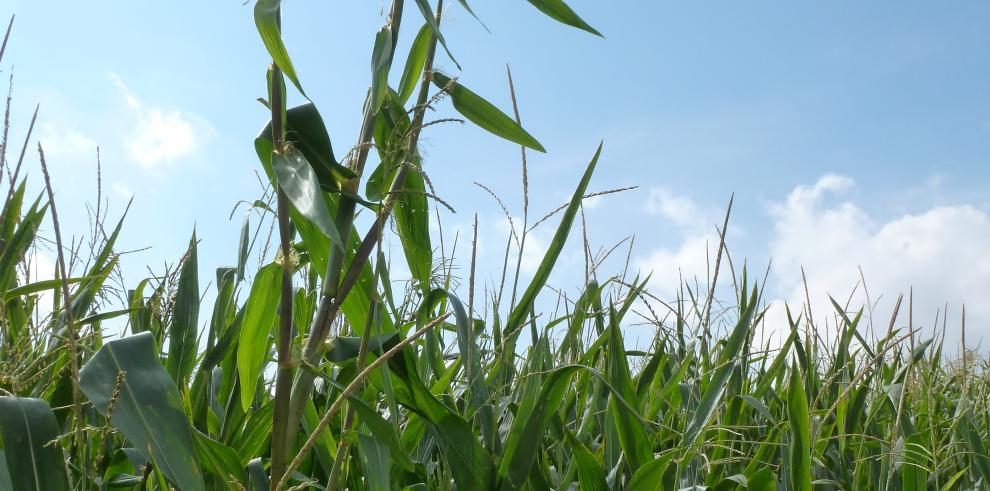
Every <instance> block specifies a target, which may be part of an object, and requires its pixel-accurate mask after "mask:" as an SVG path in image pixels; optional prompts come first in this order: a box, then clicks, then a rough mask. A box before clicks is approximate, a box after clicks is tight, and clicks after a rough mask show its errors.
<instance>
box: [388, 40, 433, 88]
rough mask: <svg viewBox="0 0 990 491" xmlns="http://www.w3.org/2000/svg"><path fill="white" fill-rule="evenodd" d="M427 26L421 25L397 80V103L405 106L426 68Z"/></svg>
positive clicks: (428, 45) (428, 42)
mask: <svg viewBox="0 0 990 491" xmlns="http://www.w3.org/2000/svg"><path fill="white" fill-rule="evenodd" d="M432 32H433V31H432V30H431V29H430V26H429V24H423V27H422V28H420V30H419V33H418V34H416V39H414V40H413V43H412V46H410V47H409V56H407V57H406V66H405V68H403V69H402V78H401V79H399V89H398V90H397V93H398V96H399V103H400V104H405V103H406V101H408V100H409V97H410V96H412V93H413V91H414V90H416V82H418V81H419V76H420V75H421V74H422V73H423V67H424V66H426V52H427V51H428V50H429V47H430V36H431V34H432Z"/></svg>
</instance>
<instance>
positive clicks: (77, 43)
mask: <svg viewBox="0 0 990 491" xmlns="http://www.w3.org/2000/svg"><path fill="white" fill-rule="evenodd" d="M408 3H410V4H411V3H412V2H408ZM450 3H452V4H453V5H452V6H451V7H450V8H449V9H448V14H447V15H445V18H444V26H443V29H444V32H445V35H446V37H447V41H448V43H449V45H450V46H451V49H452V51H453V53H454V55H455V56H456V57H457V59H458V61H459V62H460V63H461V65H462V67H463V69H464V71H463V72H462V73H458V75H459V76H460V77H461V78H460V80H461V82H462V83H463V84H464V85H466V86H468V87H470V88H471V89H472V90H474V91H475V92H478V93H480V94H482V95H484V96H485V97H486V98H488V99H489V100H490V101H492V102H493V103H495V104H496V105H498V106H500V107H502V108H504V109H505V110H508V109H509V108H510V106H509V96H508V89H507V85H506V78H505V65H506V64H509V65H510V66H511V68H512V71H513V76H514V79H515V82H516V88H517V92H518V97H519V104H520V110H521V113H522V119H523V122H524V126H525V127H526V128H527V129H528V130H529V131H530V132H531V133H532V134H534V135H535V136H536V137H537V138H539V139H540V141H541V142H542V143H543V144H544V146H545V147H546V148H547V149H548V153H547V154H546V155H534V154H532V153H531V154H530V159H529V164H530V166H529V171H530V173H529V176H530V182H531V209H532V212H531V213H532V214H533V215H535V216H541V215H542V214H543V213H544V212H545V211H546V210H548V209H552V208H553V207H555V206H556V205H558V204H559V203H561V202H562V201H564V200H565V199H566V198H567V196H568V195H569V193H570V191H571V189H572V187H573V186H574V184H576V182H577V179H578V176H579V172H581V170H583V167H584V165H586V163H587V161H588V159H589V158H590V157H591V155H592V154H593V152H594V150H595V147H596V146H597V144H598V142H599V140H604V141H605V150H604V153H603V158H602V160H601V163H600V165H599V170H598V172H597V174H596V177H595V179H594V181H593V183H592V186H591V188H592V189H593V190H601V189H609V188H616V187H623V186H634V185H635V186H639V188H638V189H637V190H634V191H629V192H626V193H623V194H620V195H615V196H611V197H607V198H604V199H601V200H596V201H595V202H594V203H591V204H589V206H588V209H587V218H588V223H589V227H590V230H589V238H590V239H591V242H592V243H593V245H595V246H598V245H602V246H608V245H610V244H611V242H614V239H618V238H621V237H623V236H626V235H632V234H635V236H636V243H635V248H634V250H633V253H632V264H633V265H634V266H635V267H637V268H640V269H642V270H654V271H655V273H654V275H655V276H654V278H655V280H654V282H653V283H654V285H653V286H654V288H655V290H656V291H657V292H658V293H659V294H662V295H664V296H668V297H669V296H670V295H672V294H673V293H672V292H673V290H674V286H673V285H674V284H676V281H677V278H678V276H680V275H683V276H687V277H690V276H692V275H700V276H704V275H705V274H706V266H705V258H706V247H707V248H708V249H710V248H711V247H712V246H713V245H714V244H713V243H712V242H713V239H712V229H713V227H714V225H715V224H716V223H717V222H719V221H720V216H721V214H722V212H723V209H724V206H725V203H726V202H727V201H728V198H729V195H730V194H731V193H733V192H734V193H735V208H734V210H733V215H734V218H733V220H732V224H733V225H732V227H731V229H730V232H729V238H728V240H729V243H730V247H731V249H732V251H733V255H734V257H735V258H737V261H739V262H741V259H742V258H743V257H746V258H748V259H749V263H750V264H751V265H756V266H758V267H759V269H761V270H762V268H763V267H765V265H766V262H767V260H768V259H769V258H770V257H773V258H775V259H774V260H775V266H774V268H773V270H772V273H771V285H772V286H771V297H772V298H775V299H778V300H779V301H778V303H777V304H776V305H778V306H779V305H782V303H781V302H784V301H787V302H791V303H792V304H793V303H794V302H800V295H798V293H799V290H800V289H799V288H798V283H797V282H798V280H799V275H800V271H799V269H798V268H799V266H801V265H804V266H805V267H806V269H807V271H808V276H809V278H808V279H809V284H810V286H811V287H812V290H813V293H814V294H815V295H816V299H815V300H813V303H815V304H816V310H817V309H821V310H822V311H823V312H824V311H825V308H826V307H825V306H824V305H825V302H826V300H825V298H826V297H825V296H824V292H829V293H831V294H833V295H836V296H838V297H843V298H844V297H845V296H846V295H848V294H849V292H850V290H851V289H852V288H853V286H854V285H855V283H856V281H858V280H859V273H858V271H859V268H860V267H861V268H862V269H863V274H864V276H865V277H866V279H867V285H868V286H869V287H870V294H871V298H872V299H873V300H876V299H877V298H878V297H881V301H880V304H879V305H877V314H876V318H877V322H878V324H882V325H883V326H886V320H885V319H886V316H887V315H889V307H890V304H891V303H892V299H893V298H894V297H896V295H897V294H898V293H901V292H906V291H907V289H908V288H909V287H910V286H914V288H915V303H916V308H917V311H916V318H919V319H932V318H934V315H935V311H936V310H937V309H939V308H940V307H941V306H942V305H943V304H945V303H946V302H947V303H949V304H950V313H952V314H953V315H954V316H955V317H952V316H950V321H953V322H958V306H959V305H961V304H962V303H963V302H968V311H969V318H968V321H969V326H970V327H969V328H970V332H976V333H978V335H979V334H982V333H983V332H987V329H990V305H986V302H985V300H984V299H985V298H987V296H988V295H990V258H988V257H987V254H986V253H985V251H987V250H988V248H990V219H988V213H990V198H988V196H990V162H988V158H990V90H988V87H990V57H988V56H987V48H988V47H990V31H988V30H987V29H986V25H987V23H988V21H990V4H987V3H985V2H955V3H952V4H951V5H948V4H936V3H930V2H868V3H864V2H828V3H817V4H804V5H798V4H795V3H792V2H763V3H758V4H757V3H751V2H747V3H742V2H724V3H718V4H715V3H710V4H699V3H696V2H653V1H626V2H595V1H590V0H571V1H570V2H569V3H570V4H571V6H572V7H573V8H574V9H575V10H577V11H578V12H579V13H580V14H581V15H582V16H583V17H584V18H585V19H586V20H587V21H588V22H589V23H591V24H592V25H594V26H595V27H596V28H597V29H598V30H599V31H601V32H602V33H603V34H604V35H605V38H604V39H601V38H597V37H594V36H590V35H588V34H586V33H583V32H581V31H578V30H575V29H571V28H567V27H565V26H562V25H560V24H558V23H555V22H554V21H552V20H550V19H549V18H547V17H545V16H543V15H542V14H540V13H539V12H538V11H536V10H535V9H533V8H532V7H531V6H530V5H529V4H528V3H527V2H524V1H522V0H511V1H510V0H504V1H499V2H492V1H488V2H485V1H480V0H475V1H474V2H472V5H473V7H474V9H475V11H476V12H477V13H478V15H479V16H480V17H481V18H482V20H484V22H485V23H486V24H487V26H488V27H489V28H490V29H491V33H490V34H489V33H487V32H486V31H485V30H484V29H482V28H481V26H480V25H479V24H478V23H477V22H476V21H475V20H474V19H472V18H471V17H470V16H469V15H468V14H467V13H466V12H465V11H463V9H461V8H460V6H459V5H456V2H450ZM386 9H387V6H386V5H385V3H384V2H382V1H365V2H361V1H350V2H315V1H310V2H305V1H300V0H295V1H288V2H285V13H284V20H283V25H284V32H285V34H284V35H285V38H286V43H287V45H288V48H289V51H290V53H291V55H292V57H293V61H294V63H295V65H296V67H297V69H298V72H299V74H300V77H301V79H302V83H303V85H304V86H305V87H306V90H307V93H308V94H310V96H311V97H312V99H313V101H314V102H315V103H316V104H317V107H319V108H320V110H321V112H322V113H323V116H324V118H325V119H326V122H327V125H328V127H329V130H330V133H331V137H332V139H333V143H334V146H335V150H336V152H337V154H338V156H341V155H343V153H345V152H346V150H347V149H348V148H350V146H352V145H353V144H354V143H355V141H356V138H357V130H358V127H357V126H358V124H359V120H360V111H361V105H362V103H363V94H364V92H365V90H366V88H367V85H368V81H369V72H370V70H369V59H370V52H371V43H372V41H373V36H374V32H375V31H376V30H377V29H378V28H379V27H380V25H381V24H382V22H383V20H384V15H383V12H384V11H385V10H386ZM10 13H16V14H17V20H16V23H15V28H14V33H13V35H12V39H11V43H10V46H9V47H8V52H7V55H6V56H5V59H4V61H3V67H2V68H3V70H4V72H3V76H4V77H6V76H7V75H8V74H9V71H8V70H9V69H10V67H11V65H13V66H14V73H15V79H14V101H15V107H14V112H13V118H12V119H13V126H14V128H15V132H14V134H15V140H14V141H18V140H17V138H18V136H17V135H20V133H18V131H23V129H24V128H26V123H27V120H28V119H29V117H30V111H31V110H32V109H33V106H34V104H35V103H40V104H41V111H40V115H39V128H38V132H37V133H36V135H37V136H38V137H39V138H40V139H41V141H42V143H43V144H44V145H45V146H46V148H48V149H49V150H48V154H49V159H48V160H49V163H50V165H51V166H52V168H53V171H54V176H53V178H54V180H55V185H56V188H57V191H58V200H59V206H60V208H62V209H64V210H65V211H62V213H63V215H65V216H66V217H67V218H66V219H63V220H64V221H65V222H67V225H66V226H67V228H70V229H71V230H72V231H73V232H75V233H77V234H80V233H82V232H83V230H84V227H82V225H81V224H83V223H85V213H84V208H83V207H82V204H83V203H85V202H87V201H89V202H92V201H93V200H94V199H95V182H94V178H93V169H94V167H95V146H96V145H99V146H100V148H101V153H102V162H103V184H104V190H105V192H106V194H107V195H108V196H109V198H110V200H111V204H112V206H113V209H114V210H120V209H122V207H123V205H124V204H125V203H126V200H127V199H128V198H129V197H130V195H131V194H134V195H135V202H134V207H133V208H132V211H131V215H130V216H129V217H128V224H127V227H126V228H125V235H124V237H123V238H122V246H123V247H124V248H127V249H135V248H141V247H146V246H152V248H151V249H150V250H148V251H145V252H142V253H140V254H134V255H131V256H128V257H126V258H125V263H124V272H125V277H127V278H128V280H129V281H131V282H132V284H134V283H136V282H137V281H138V279H139V278H141V277H142V276H143V275H144V274H145V271H146V270H145V265H150V266H152V267H153V268H155V269H159V267H160V266H161V264H162V263H163V261H165V260H169V261H172V260H174V259H175V258H177V257H178V256H180V255H181V253H182V251H183V250H184V248H185V243H186V241H187V240H188V237H189V234H190V232H191V230H192V228H193V226H194V225H195V226H196V227H197V230H198V234H199V237H200V238H201V239H202V243H201V258H200V262H201V269H202V272H203V273H202V278H203V283H204V284H205V283H206V281H207V279H208V278H212V276H213V274H212V271H213V268H215V267H216V266H219V265H224V264H230V263H232V262H233V258H234V254H235V247H236V237H237V231H238V229H239V227H240V223H241V222H240V220H241V217H242V216H243V215H242V214H240V213H238V214H237V215H235V218H234V219H233V220H228V215H229V213H230V210H231V208H232V206H233V204H234V203H235V202H236V201H238V200H241V199H247V200H253V199H255V198H256V197H258V196H259V195H260V193H261V190H260V188H259V186H258V184H257V181H256V178H255V175H254V172H255V170H256V169H258V165H257V163H256V158H255V156H254V152H253V148H252V140H253V138H254V136H255V135H256V133H257V131H258V130H259V128H260V127H261V126H262V125H263V123H264V121H265V120H266V116H265V112H264V109H263V107H262V106H260V105H259V104H258V103H256V102H254V100H255V99H256V98H257V97H259V96H261V95H263V91H264V70H265V66H266V64H267V56H266V53H265V51H264V49H263V47H262V45H261V43H260V41H259V40H258V38H257V33H256V31H255V29H254V25H253V21H252V17H251V5H243V4H242V2H240V1H236V0H218V1H210V2H188V1H184V2H121V1H116V2H85V3H82V2H40V1H33V0H31V1H29V0H13V1H12V2H11V1H9V0H8V1H7V2H5V4H4V8H3V9H2V10H0V16H7V15H9V14H10ZM420 24H421V21H420V20H419V14H418V12H417V11H416V9H415V6H414V5H409V6H407V12H406V15H405V22H404V25H403V27H404V29H403V31H404V32H403V35H402V37H401V39H400V47H399V53H400V55H401V56H400V59H399V60H398V61H397V66H399V67H401V62H402V60H403V59H404V55H405V53H406V50H407V46H408V43H409V42H410V40H411V38H412V36H413V35H414V34H415V31H416V29H418V27H419V25H420ZM439 65H440V66H441V67H442V68H443V69H445V70H447V71H448V72H449V73H455V72H456V70H455V68H456V67H455V66H454V64H453V63H451V62H450V61H449V60H447V59H443V60H442V61H441V62H440V63H439ZM393 72H394V75H395V76H394V77H393V83H395V81H397V79H398V74H399V70H398V69H395V70H393ZM298 100H301V99H297V101H298ZM451 115H453V113H450V112H449V108H445V109H443V110H442V111H440V112H438V113H437V114H436V117H444V116H451ZM422 146H423V152H424V155H425V157H426V159H425V169H426V172H427V173H428V174H429V176H430V177H431V179H432V181H433V183H434V185H435V186H436V188H437V191H438V193H439V194H440V195H441V196H442V197H443V198H444V199H445V200H446V201H447V202H449V203H451V205H452V206H453V207H454V208H455V209H456V210H457V213H456V214H450V213H448V212H446V211H444V212H442V213H441V215H442V216H443V221H444V230H445V232H447V233H448V234H449V235H451V237H449V239H452V234H453V233H454V231H456V230H458V229H460V230H462V233H463V232H466V231H467V230H468V228H467V227H468V225H469V224H470V222H471V220H472V216H473V213H475V212H477V213H478V214H479V220H480V221H481V224H482V234H481V235H482V246H483V247H482V249H483V253H484V254H485V255H486V256H487V257H489V258H491V260H490V261H488V263H489V264H490V263H494V262H498V263H500V262H501V261H500V259H501V258H500V254H501V249H502V247H503V244H504V237H505V233H506V232H505V230H506V229H505V224H504V223H503V222H504V220H503V218H502V215H501V212H500V210H499V208H498V206H497V205H496V204H495V203H494V202H493V201H492V200H491V199H489V198H488V197H487V196H485V195H484V193H483V192H481V191H480V190H479V189H478V188H477V187H475V186H474V185H473V184H472V183H473V182H474V181H479V182H482V183H485V184H486V185H488V186H490V187H491V188H492V189H495V190H496V191H497V192H498V193H499V194H500V196H502V197H503V199H505V200H506V202H507V203H509V205H510V208H511V211H512V213H513V214H515V215H517V217H518V216H519V215H521V190H520V176H519V157H518V154H519V150H518V147H516V146H515V145H513V144H511V143H508V142H505V141H501V140H499V139H498V138H496V137H494V136H492V135H489V134H487V133H485V132H484V131H482V130H480V129H478V128H476V127H473V126H470V125H465V126H460V125H452V124H451V125H439V126H436V127H433V128H431V129H430V130H429V131H428V132H426V133H424V141H423V144H422ZM29 156H30V157H34V155H33V153H32V154H29ZM28 166H29V168H30V169H31V172H32V174H33V177H38V174H39V173H38V172H37V163H36V159H34V158H29V159H28ZM33 182H35V183H36V184H37V183H38V182H39V181H33ZM551 226H552V225H549V226H543V227H541V228H540V229H537V232H536V234H535V235H534V239H533V241H532V244H533V245H534V247H533V250H530V251H527V253H526V254H525V255H527V257H528V256H532V257H536V256H537V255H538V254H539V253H540V250H539V247H540V245H541V243H544V244H545V242H546V241H547V240H549V237H550V235H551V233H552V229H551V228H550V227H551ZM541 240H542V242H541ZM462 243H463V236H462ZM574 244H577V241H576V240H575V241H573V242H572V246H573V245H574ZM706 244H707V245H706ZM568 251H569V252H566V253H565V257H564V258H563V259H562V265H563V266H562V271H561V272H560V273H558V274H557V275H555V276H554V280H553V282H552V283H554V284H555V286H560V287H564V288H566V287H568V285H576V283H575V282H576V279H577V278H578V277H579V274H578V273H576V272H575V271H579V270H581V269H583V259H582V258H581V254H580V250H579V249H575V247H570V248H569V249H568ZM712 254H713V253H712V252H711V251H710V250H709V251H708V255H712ZM524 262H525V261H524ZM618 263H619V264H614V265H612V266H613V267H612V269H613V270H615V269H616V268H619V267H621V261H618ZM492 269H494V268H492ZM612 272H614V271H607V272H606V273H612ZM863 300H864V299H859V300H858V301H860V302H862V301H863ZM980 303H983V304H984V305H980ZM885 309H886V310H885ZM779 310H780V309H779V308H778V309H776V310H774V311H775V312H776V313H777V314H778V315H777V317H780V316H779ZM881 319H883V320H881ZM929 323H930V322H929Z"/></svg>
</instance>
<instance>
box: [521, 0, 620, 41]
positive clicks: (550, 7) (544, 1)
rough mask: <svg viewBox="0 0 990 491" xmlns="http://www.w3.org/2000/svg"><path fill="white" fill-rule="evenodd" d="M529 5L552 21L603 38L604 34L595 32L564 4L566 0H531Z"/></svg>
mask: <svg viewBox="0 0 990 491" xmlns="http://www.w3.org/2000/svg"><path fill="white" fill-rule="evenodd" d="M529 3H531V4H533V6H534V7H536V8H537V9H539V10H540V12H543V13H544V14H547V15H548V16H549V17H550V18H551V19H554V20H556V21H558V22H561V23H564V24H567V25H569V26H571V27H576V28H578V29H581V30H582V31H587V32H590V33H591V34H594V35H596V36H601V35H602V34H601V33H600V32H598V31H596V30H595V28H593V27H591V26H590V25H588V23H587V22H585V21H584V19H582V18H581V17H580V16H578V14H576V13H575V12H574V10H572V9H571V8H570V7H568V6H567V4H566V3H564V0H529Z"/></svg>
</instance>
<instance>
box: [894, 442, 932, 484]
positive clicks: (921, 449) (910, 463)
mask: <svg viewBox="0 0 990 491" xmlns="http://www.w3.org/2000/svg"><path fill="white" fill-rule="evenodd" d="M930 443H931V436H930V435H929V434H926V433H915V434H913V435H911V436H909V437H908V438H907V439H905V440H904V461H903V462H902V463H901V489H903V490H904V491H926V490H927V489H928V474H929V473H928V469H929V468H931V462H930V459H929V458H928V455H929V452H928V445H929V444H930Z"/></svg>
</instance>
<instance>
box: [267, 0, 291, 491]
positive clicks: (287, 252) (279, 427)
mask: <svg viewBox="0 0 990 491" xmlns="http://www.w3.org/2000/svg"><path fill="white" fill-rule="evenodd" d="M276 23H277V24H279V27H280V28H281V12H279V13H278V14H277V16H276ZM271 71H272V82H271V85H272V87H271V91H272V93H271V101H270V106H271V110H272V135H271V136H272V142H273V143H274V148H275V150H274V151H275V152H284V151H286V148H285V124H284V123H285V122H284V121H283V119H282V118H283V115H284V114H285V113H284V108H285V91H284V89H285V81H284V80H283V76H282V70H281V69H280V68H279V67H278V65H276V64H275V62H274V60H273V61H272V69H271ZM276 187H277V188H278V189H277V190H276V193H277V195H278V197H277V200H278V205H277V209H276V213H277V215H278V218H277V219H278V235H279V244H280V250H281V253H282V285H281V288H282V289H281V291H280V292H279V293H280V298H279V306H278V316H279V326H278V336H277V338H276V343H277V348H276V349H277V351H278V371H277V373H276V375H275V398H274V401H273V411H272V466H271V475H272V478H271V480H272V481H273V482H275V481H278V480H279V479H281V477H282V473H283V472H284V471H285V464H286V460H287V459H288V454H289V452H290V447H291V446H292V443H293V440H294V438H293V436H295V434H296V429H295V428H292V427H290V426H289V425H288V415H289V397H290V395H291V392H292V360H291V358H292V306H293V305H292V303H293V302H292V259H291V249H292V230H291V225H290V223H289V199H288V197H287V196H286V195H285V191H284V190H283V189H282V185H281V184H279V183H276Z"/></svg>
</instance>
